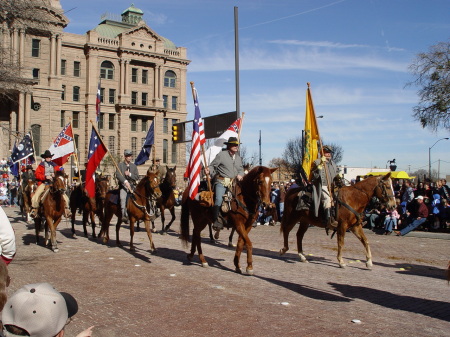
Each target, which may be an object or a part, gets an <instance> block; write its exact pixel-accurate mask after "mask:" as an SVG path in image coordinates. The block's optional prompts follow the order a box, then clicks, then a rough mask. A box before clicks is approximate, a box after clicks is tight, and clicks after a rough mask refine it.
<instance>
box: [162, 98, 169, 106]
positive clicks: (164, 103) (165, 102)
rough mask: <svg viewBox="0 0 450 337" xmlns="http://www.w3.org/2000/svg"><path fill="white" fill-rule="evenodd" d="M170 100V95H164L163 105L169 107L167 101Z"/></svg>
mask: <svg viewBox="0 0 450 337" xmlns="http://www.w3.org/2000/svg"><path fill="white" fill-rule="evenodd" d="M168 100H169V96H167V95H163V107H164V108H165V109H167V104H168V103H167V101H168Z"/></svg>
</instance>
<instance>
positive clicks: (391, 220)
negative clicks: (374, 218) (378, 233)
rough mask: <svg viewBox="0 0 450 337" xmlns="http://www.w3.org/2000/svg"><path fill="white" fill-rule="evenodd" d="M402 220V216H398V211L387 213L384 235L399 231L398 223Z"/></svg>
mask: <svg viewBox="0 0 450 337" xmlns="http://www.w3.org/2000/svg"><path fill="white" fill-rule="evenodd" d="M398 219H400V214H398V212H397V209H394V210H393V211H391V212H389V211H388V212H387V213H386V217H385V218H384V235H388V234H391V233H392V230H394V229H395V230H396V229H397V222H398Z"/></svg>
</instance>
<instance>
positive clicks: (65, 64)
mask: <svg viewBox="0 0 450 337" xmlns="http://www.w3.org/2000/svg"><path fill="white" fill-rule="evenodd" d="M66 67H67V61H66V60H61V75H65V74H66Z"/></svg>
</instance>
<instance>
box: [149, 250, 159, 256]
mask: <svg viewBox="0 0 450 337" xmlns="http://www.w3.org/2000/svg"><path fill="white" fill-rule="evenodd" d="M150 254H152V255H158V251H157V250H156V249H153V250H151V251H150Z"/></svg>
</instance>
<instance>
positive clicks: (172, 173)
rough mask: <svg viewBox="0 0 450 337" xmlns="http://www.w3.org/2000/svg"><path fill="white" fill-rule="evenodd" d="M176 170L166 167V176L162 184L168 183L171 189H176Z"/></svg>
mask: <svg viewBox="0 0 450 337" xmlns="http://www.w3.org/2000/svg"><path fill="white" fill-rule="evenodd" d="M176 169H177V167H176V166H175V167H174V168H169V166H166V176H165V177H164V182H166V183H168V184H169V186H170V187H171V188H175V187H177V175H176Z"/></svg>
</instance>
